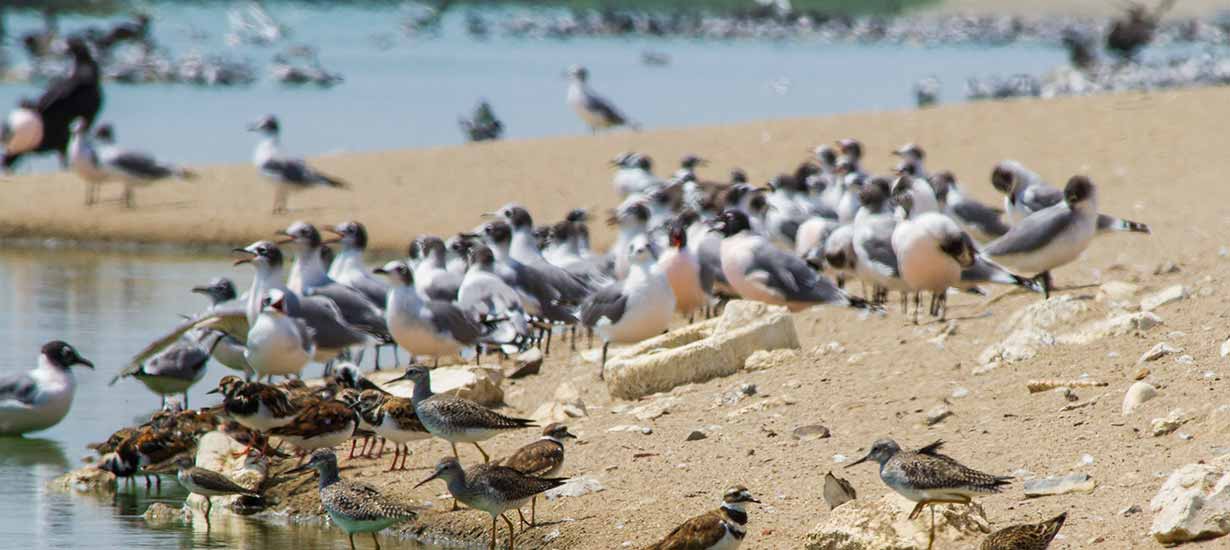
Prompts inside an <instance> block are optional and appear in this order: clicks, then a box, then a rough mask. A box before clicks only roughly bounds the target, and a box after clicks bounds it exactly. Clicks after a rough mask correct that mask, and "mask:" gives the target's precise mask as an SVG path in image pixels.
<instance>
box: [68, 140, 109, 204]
mask: <svg viewBox="0 0 1230 550" xmlns="http://www.w3.org/2000/svg"><path fill="white" fill-rule="evenodd" d="M68 129H69V133H70V136H71V137H70V138H69V140H68V166H69V168H71V169H72V171H73V173H74V174H77V176H78V177H80V178H81V179H83V180H85V183H86V191H85V205H86V206H93V205H94V204H95V203H97V202H98V188H99V187H100V186H102V184H103V183H106V181H107V179H108V178H109V177H110V175H109V174H108V173H107V172H106V171H105V170H103V168H102V166H100V164H99V161H98V152H97V151H96V150H95V149H94V144H93V138H92V137H90V132H89V129H88V128H86V124H85V119H83V118H77V119H76V120H74V121H73V122H72V124H70V125H69V127H68Z"/></svg>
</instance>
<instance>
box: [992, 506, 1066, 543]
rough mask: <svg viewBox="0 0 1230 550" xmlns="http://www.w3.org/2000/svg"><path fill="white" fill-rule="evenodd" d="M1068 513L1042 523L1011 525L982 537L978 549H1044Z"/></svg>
mask: <svg viewBox="0 0 1230 550" xmlns="http://www.w3.org/2000/svg"><path fill="white" fill-rule="evenodd" d="M1066 519H1068V513H1067V512H1064V513H1062V514H1059V515H1058V516H1055V517H1053V518H1051V519H1048V520H1046V521H1044V522H1042V523H1028V524H1025V525H1011V526H1008V527H1005V528H1003V529H1000V530H999V531H996V532H994V533H991V534H990V535H987V538H985V539H983V541H982V545H981V546H979V547H978V549H979V550H1046V547H1047V546H1050V545H1051V541H1052V540H1054V538H1055V535H1057V534H1059V529H1060V528H1061V527H1063V522H1064V520H1066Z"/></svg>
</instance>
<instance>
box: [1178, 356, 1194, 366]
mask: <svg viewBox="0 0 1230 550" xmlns="http://www.w3.org/2000/svg"><path fill="white" fill-rule="evenodd" d="M1174 361H1175V362H1176V363H1178V364H1180V365H1195V364H1196V358H1195V357H1192V356H1190V355H1180V356H1179V357H1178V359H1175V360H1174Z"/></svg>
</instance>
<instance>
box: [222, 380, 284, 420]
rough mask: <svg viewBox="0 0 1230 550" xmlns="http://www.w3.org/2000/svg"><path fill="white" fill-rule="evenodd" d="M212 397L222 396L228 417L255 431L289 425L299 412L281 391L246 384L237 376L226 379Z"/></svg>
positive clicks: (265, 385) (260, 385)
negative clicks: (215, 395)
mask: <svg viewBox="0 0 1230 550" xmlns="http://www.w3.org/2000/svg"><path fill="white" fill-rule="evenodd" d="M209 393H220V394H222V396H223V407H224V408H225V410H226V414H227V415H228V416H230V417H231V418H234V419H235V420H236V421H238V422H239V423H240V424H243V425H244V426H247V427H249V428H252V429H254V430H260V431H265V430H269V429H270V428H274V427H277V426H281V425H284V424H286V423H289V422H291V420H292V419H293V418H294V417H295V414H296V413H297V412H298V411H299V408H298V407H295V406H294V405H292V404H291V401H290V399H289V398H288V397H287V395H286V392H284V391H282V390H281V389H278V388H277V387H275V386H271V385H268V384H262V383H260V382H244V381H243V380H242V379H240V378H239V377H238V376H224V377H223V378H222V380H220V381H218V387H217V388H215V389H213V390H211V391H210V392H209Z"/></svg>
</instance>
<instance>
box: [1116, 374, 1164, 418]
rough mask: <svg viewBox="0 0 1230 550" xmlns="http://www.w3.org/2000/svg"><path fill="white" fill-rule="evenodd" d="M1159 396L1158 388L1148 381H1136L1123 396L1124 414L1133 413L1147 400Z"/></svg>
mask: <svg viewBox="0 0 1230 550" xmlns="http://www.w3.org/2000/svg"><path fill="white" fill-rule="evenodd" d="M1154 397H1157V388H1155V387H1153V385H1152V384H1149V383H1148V382H1136V383H1134V384H1132V385H1131V386H1130V387H1128V391H1127V394H1126V395H1124V396H1123V416H1127V415H1130V414H1132V412H1134V411H1135V410H1136V408H1137V407H1139V406H1140V405H1141V404H1143V403H1144V402H1145V401H1148V400H1150V399H1153V398H1154Z"/></svg>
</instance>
